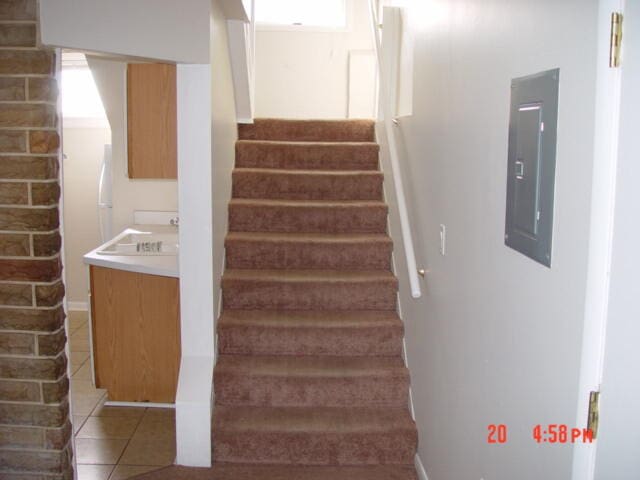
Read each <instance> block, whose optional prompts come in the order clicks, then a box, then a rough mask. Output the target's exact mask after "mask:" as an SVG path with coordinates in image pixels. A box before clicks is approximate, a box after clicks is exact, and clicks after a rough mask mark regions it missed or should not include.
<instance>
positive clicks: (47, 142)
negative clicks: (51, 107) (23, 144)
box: [29, 130, 60, 153]
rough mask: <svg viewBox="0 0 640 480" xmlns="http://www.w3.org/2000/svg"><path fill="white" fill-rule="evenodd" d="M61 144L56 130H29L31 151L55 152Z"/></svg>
mask: <svg viewBox="0 0 640 480" xmlns="http://www.w3.org/2000/svg"><path fill="white" fill-rule="evenodd" d="M59 146H60V137H59V136H58V132H56V131H54V130H32V131H30V132H29V151H30V152H31V153H55V152H57V151H58V147H59Z"/></svg>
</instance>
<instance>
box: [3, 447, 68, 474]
mask: <svg viewBox="0 0 640 480" xmlns="http://www.w3.org/2000/svg"><path fill="white" fill-rule="evenodd" d="M69 466H70V465H69V454H68V453H67V452H66V451H64V450H63V451H55V450H54V451H49V452H33V451H20V450H0V467H1V468H3V469H7V470H17V471H19V472H38V473H40V472H47V473H62V472H63V471H64V470H66V469H68V468H69Z"/></svg>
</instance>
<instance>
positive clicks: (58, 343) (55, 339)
mask: <svg viewBox="0 0 640 480" xmlns="http://www.w3.org/2000/svg"><path fill="white" fill-rule="evenodd" d="M66 342H67V336H66V334H65V333H64V328H61V329H60V330H58V331H57V332H54V333H49V334H47V335H38V355H40V356H43V355H45V356H48V357H55V356H56V355H58V354H59V353H60V352H62V351H63V350H64V345H65V343H66Z"/></svg>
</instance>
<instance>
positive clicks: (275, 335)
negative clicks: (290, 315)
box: [218, 326, 403, 356]
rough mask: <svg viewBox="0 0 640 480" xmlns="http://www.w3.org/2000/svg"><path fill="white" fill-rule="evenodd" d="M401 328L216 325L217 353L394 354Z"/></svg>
mask: <svg viewBox="0 0 640 480" xmlns="http://www.w3.org/2000/svg"><path fill="white" fill-rule="evenodd" d="M402 337H403V328H402V326H398V327H384V326H381V327H367V328H295V329H294V328H273V327H268V326H265V327H257V326H246V327H245V326H225V327H218V349H219V351H220V353H221V354H245V355H333V356H343V355H344V356H349V355H353V356H368V355H375V356H397V355H401V354H402Z"/></svg>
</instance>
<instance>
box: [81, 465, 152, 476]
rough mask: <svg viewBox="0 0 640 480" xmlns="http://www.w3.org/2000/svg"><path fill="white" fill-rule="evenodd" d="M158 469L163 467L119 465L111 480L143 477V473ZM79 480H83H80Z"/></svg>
mask: <svg viewBox="0 0 640 480" xmlns="http://www.w3.org/2000/svg"><path fill="white" fill-rule="evenodd" d="M158 468H161V467H158V466H157V465H154V466H151V465H117V466H116V468H115V469H114V470H113V473H112V474H111V476H110V477H109V480H125V479H127V478H131V477H134V476H136V475H142V474H143V473H147V472H152V471H153V470H158ZM78 480H83V479H81V478H80V479H78Z"/></svg>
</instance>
